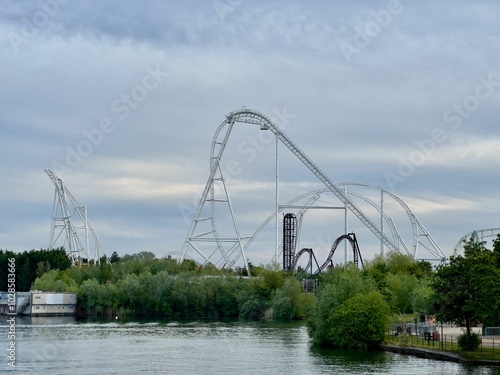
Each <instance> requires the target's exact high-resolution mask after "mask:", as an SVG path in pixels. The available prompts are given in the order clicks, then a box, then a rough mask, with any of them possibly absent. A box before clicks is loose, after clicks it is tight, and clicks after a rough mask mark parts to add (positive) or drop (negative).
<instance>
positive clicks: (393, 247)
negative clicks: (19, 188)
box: [180, 108, 446, 272]
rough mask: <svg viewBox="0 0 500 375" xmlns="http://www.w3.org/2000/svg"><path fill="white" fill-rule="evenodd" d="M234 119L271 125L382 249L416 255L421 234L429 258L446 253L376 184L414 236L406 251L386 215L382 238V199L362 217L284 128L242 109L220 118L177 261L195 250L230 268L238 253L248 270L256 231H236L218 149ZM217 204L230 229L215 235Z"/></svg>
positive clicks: (223, 145)
mask: <svg viewBox="0 0 500 375" xmlns="http://www.w3.org/2000/svg"><path fill="white" fill-rule="evenodd" d="M237 123H246V124H253V125H258V126H260V129H261V130H271V131H272V132H273V133H274V134H275V136H276V138H277V140H279V141H281V143H282V144H284V145H285V146H286V147H287V148H288V149H289V150H290V151H291V152H292V153H293V154H294V155H295V156H296V157H297V158H298V159H299V160H300V161H301V162H302V163H303V164H304V165H305V166H306V167H307V168H309V170H310V171H311V172H312V173H313V174H314V175H315V176H316V177H317V178H318V179H319V180H320V181H321V182H322V183H323V184H324V185H325V187H326V189H327V190H328V191H329V192H331V193H333V194H334V195H335V197H336V198H337V199H338V200H340V202H341V203H342V204H343V206H344V208H345V210H346V212H347V210H348V211H350V212H351V213H353V214H354V215H355V216H356V217H357V218H358V219H359V220H360V221H361V223H363V224H364V225H365V226H366V227H367V228H368V229H369V230H370V231H371V232H372V233H373V234H375V236H376V237H377V238H378V239H379V240H380V243H381V249H382V250H384V249H387V250H389V251H398V252H401V251H404V252H405V253H406V254H409V255H413V256H415V257H416V255H417V250H418V245H419V244H421V241H419V240H418V238H420V237H421V236H424V237H426V238H427V239H429V240H430V242H431V245H428V246H426V249H427V250H429V251H430V252H431V253H432V254H433V255H434V256H435V258H437V259H439V260H443V259H445V258H446V255H445V254H444V253H443V252H442V250H441V249H440V248H439V246H438V245H437V244H436V243H435V241H434V240H433V239H432V237H430V235H428V233H427V231H426V230H425V228H424V227H423V226H422V225H421V223H420V222H419V221H418V219H416V217H415V216H414V215H413V213H412V212H411V211H410V210H409V208H408V206H407V205H406V204H405V203H404V202H403V201H402V200H401V199H400V198H399V197H397V196H396V195H394V194H392V193H390V192H388V191H385V190H382V189H380V191H381V196H382V198H383V194H386V195H389V196H390V197H392V198H393V199H395V200H396V201H397V202H398V203H399V204H400V205H401V206H402V207H403V208H404V209H405V211H406V213H407V214H408V217H409V219H410V224H411V226H412V231H413V234H414V238H415V237H416V238H417V240H416V241H414V243H413V249H412V250H409V249H408V248H407V247H406V245H405V244H404V241H402V240H401V239H400V237H399V234H397V230H396V229H395V227H394V225H393V224H392V222H391V221H390V220H387V221H386V222H387V223H388V224H389V228H390V229H391V231H392V232H393V233H392V234H393V236H392V238H389V237H387V236H386V234H385V233H384V226H383V224H384V220H385V216H384V208H383V204H382V205H381V207H380V209H379V212H380V214H381V216H380V223H381V224H380V225H377V224H375V222H374V221H373V220H372V219H371V218H369V217H368V215H366V214H365V213H364V212H363V211H362V210H361V209H360V207H358V206H357V205H356V204H355V203H354V202H353V201H352V200H351V199H350V198H349V194H346V192H345V189H344V188H343V186H341V185H337V184H334V183H333V182H332V181H331V180H330V178H329V177H327V176H326V174H325V173H324V172H323V171H322V170H321V169H320V168H319V167H318V166H317V165H316V164H315V163H314V162H313V161H312V160H311V159H309V158H308V157H307V156H306V154H305V153H304V152H303V151H302V150H300V149H299V147H298V146H297V145H296V144H295V143H294V142H292V141H291V139H289V138H288V136H287V135H286V134H285V133H283V132H282V131H281V129H280V128H279V127H278V126H276V125H275V124H274V123H273V122H272V121H270V120H269V119H268V118H267V117H265V116H264V115H263V114H261V113H259V112H256V111H253V110H250V109H246V108H243V109H239V110H236V111H233V112H231V113H229V114H228V115H226V119H225V120H224V121H223V122H222V123H221V125H220V126H219V128H218V129H217V131H216V133H215V135H214V138H213V141H212V148H211V157H210V174H209V177H208V181H207V183H206V185H205V189H204V191H203V194H202V196H201V199H200V201H199V204H198V207H197V209H196V211H195V213H194V218H193V220H192V222H191V226H190V228H189V231H188V233H187V236H186V239H185V241H184V245H183V247H182V249H181V257H180V261H182V260H184V259H185V258H186V255H187V252H188V251H190V250H194V251H195V252H196V253H198V255H199V256H201V258H202V259H203V260H204V262H206V263H211V264H214V265H216V266H220V267H232V266H233V265H234V263H235V262H236V261H237V260H238V259H239V258H241V257H242V258H243V260H244V263H245V267H246V268H247V270H248V272H249V271H250V270H249V268H248V262H247V258H246V255H245V250H246V249H247V247H248V245H249V244H250V243H251V242H252V241H253V239H254V238H255V236H256V235H257V234H258V233H257V232H256V234H254V235H253V236H251V237H248V238H243V237H242V236H241V235H240V231H239V227H238V225H237V222H236V217H235V215H234V211H233V207H232V204H231V200H230V198H229V193H228V190H227V186H226V182H225V178H224V175H223V172H222V168H221V166H220V164H221V159H222V156H223V153H224V150H225V148H226V145H227V142H228V140H229V136H230V134H231V131H232V129H233V127H234V125H235V124H237ZM223 130H225V132H223ZM278 157H279V154H278V148H276V159H277V160H276V201H277V200H278V197H279V194H278ZM359 185H363V184H359ZM364 186H369V185H364ZM217 187H218V189H217ZM316 199H317V198H316ZM292 203H293V202H290V204H292ZM312 203H313V202H312V201H310V202H309V204H312ZM221 206H224V207H226V210H227V212H229V215H227V214H226V215H225V216H226V217H230V218H231V220H232V226H233V233H232V234H231V235H230V236H221V235H219V232H218V227H217V221H216V213H217V212H220V207H221ZM278 206H279V204H278V202H276V212H275V213H274V214H273V215H272V216H271V217H270V218H268V219H267V220H266V221H265V224H267V223H269V222H270V221H271V220H272V218H275V219H276V220H277V213H278ZM208 207H210V212H207V211H208V209H207V208H208ZM202 213H205V215H204V216H203V215H202ZM302 215H303V213H302ZM298 217H299V216H298ZM265 224H263V225H265ZM203 226H205V229H202V227H203ZM346 227H347V223H346ZM261 228H262V227H261ZM300 228H301V224H300V223H299V235H300ZM419 229H420V233H419ZM259 230H261V229H260V228H259V229H258V230H257V231H258V232H259ZM394 231H396V234H395V233H394ZM198 243H205V244H206V243H211V244H215V249H213V250H209V251H205V250H203V249H201V247H200V246H198V245H197V244H198ZM273 258H274V259H275V260H277V258H278V254H277V253H276V254H274V256H273Z"/></svg>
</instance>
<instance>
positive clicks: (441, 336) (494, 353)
mask: <svg viewBox="0 0 500 375" xmlns="http://www.w3.org/2000/svg"><path fill="white" fill-rule="evenodd" d="M459 335H460V334H456V333H455V334H446V328H444V327H443V326H441V325H438V324H436V325H427V324H424V323H418V324H411V323H406V324H397V323H394V324H391V326H390V328H389V330H388V331H387V343H389V344H395V345H400V346H409V347H417V348H430V349H436V350H446V351H458V350H460V348H459V346H458V336H459ZM480 338H481V344H480V346H479V349H478V350H477V352H480V353H482V354H483V355H484V357H485V358H488V359H496V360H500V336H481V337H480Z"/></svg>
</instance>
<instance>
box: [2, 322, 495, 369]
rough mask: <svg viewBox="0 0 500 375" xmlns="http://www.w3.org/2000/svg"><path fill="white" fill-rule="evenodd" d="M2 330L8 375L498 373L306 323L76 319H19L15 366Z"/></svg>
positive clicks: (5, 324)
mask: <svg viewBox="0 0 500 375" xmlns="http://www.w3.org/2000/svg"><path fill="white" fill-rule="evenodd" d="M0 327H1V337H0V348H1V350H2V352H3V353H4V355H2V359H1V361H2V363H0V373H8V374H44V375H45V374H50V375H57V374H61V375H65V374H68V375H69V374H71V375H79V374H82V375H83V374H100V375H101V374H102V375H105V374H120V375H122V374H140V373H147V374H179V375H180V374H388V375H392V374H404V375H413V374H425V375H428V374H467V375H479V374H500V369H498V368H488V367H468V366H464V365H461V364H457V363H451V362H442V361H434V360H428V359H422V358H417V357H413V356H406V355H400V354H395V353H386V352H378V351H347V350H333V349H321V348H317V347H315V346H312V345H311V343H310V340H309V337H308V334H307V329H306V326H305V323H304V322H290V323H288V322H287V323H283V322H276V321H241V320H228V321H218V320H217V321H215V320H192V321H168V320H154V321H127V322H124V321H121V320H120V319H117V320H114V321H112V322H109V321H95V320H76V319H75V318H73V317H54V318H29V317H24V318H21V317H17V320H16V325H15V336H16V337H15V365H16V367H15V368H12V367H11V366H9V365H8V362H9V359H8V356H6V355H5V353H9V345H10V340H9V339H8V337H7V336H8V335H7V334H8V332H9V325H8V322H7V318H6V317H5V316H1V317H0ZM9 370H10V371H9Z"/></svg>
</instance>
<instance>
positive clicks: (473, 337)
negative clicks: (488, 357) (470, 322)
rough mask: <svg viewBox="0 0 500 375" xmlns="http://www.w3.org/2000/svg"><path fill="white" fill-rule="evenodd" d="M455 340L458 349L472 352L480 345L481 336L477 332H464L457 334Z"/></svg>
mask: <svg viewBox="0 0 500 375" xmlns="http://www.w3.org/2000/svg"><path fill="white" fill-rule="evenodd" d="M457 341H458V347H459V348H460V350H463V351H466V352H473V351H475V350H478V349H479V345H481V337H479V334H478V333H475V332H473V333H471V334H470V335H468V334H467V333H464V334H462V335H460V336H458V338H457Z"/></svg>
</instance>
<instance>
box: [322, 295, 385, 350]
mask: <svg viewBox="0 0 500 375" xmlns="http://www.w3.org/2000/svg"><path fill="white" fill-rule="evenodd" d="M389 317H390V308H389V305H388V303H387V302H386V301H385V300H384V298H383V297H382V295H381V294H380V292H378V291H376V290H372V291H371V292H369V293H368V294H362V293H358V294H356V295H354V296H353V297H351V298H349V299H348V300H347V301H345V303H343V304H342V305H340V306H339V307H338V308H337V309H334V310H332V311H331V313H330V315H329V317H328V326H329V335H328V337H329V340H330V342H331V343H332V344H334V345H336V346H339V347H343V348H359V349H366V348H368V347H370V346H373V345H375V344H379V343H381V342H383V341H384V336H385V332H386V330H387V327H388V324H389Z"/></svg>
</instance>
